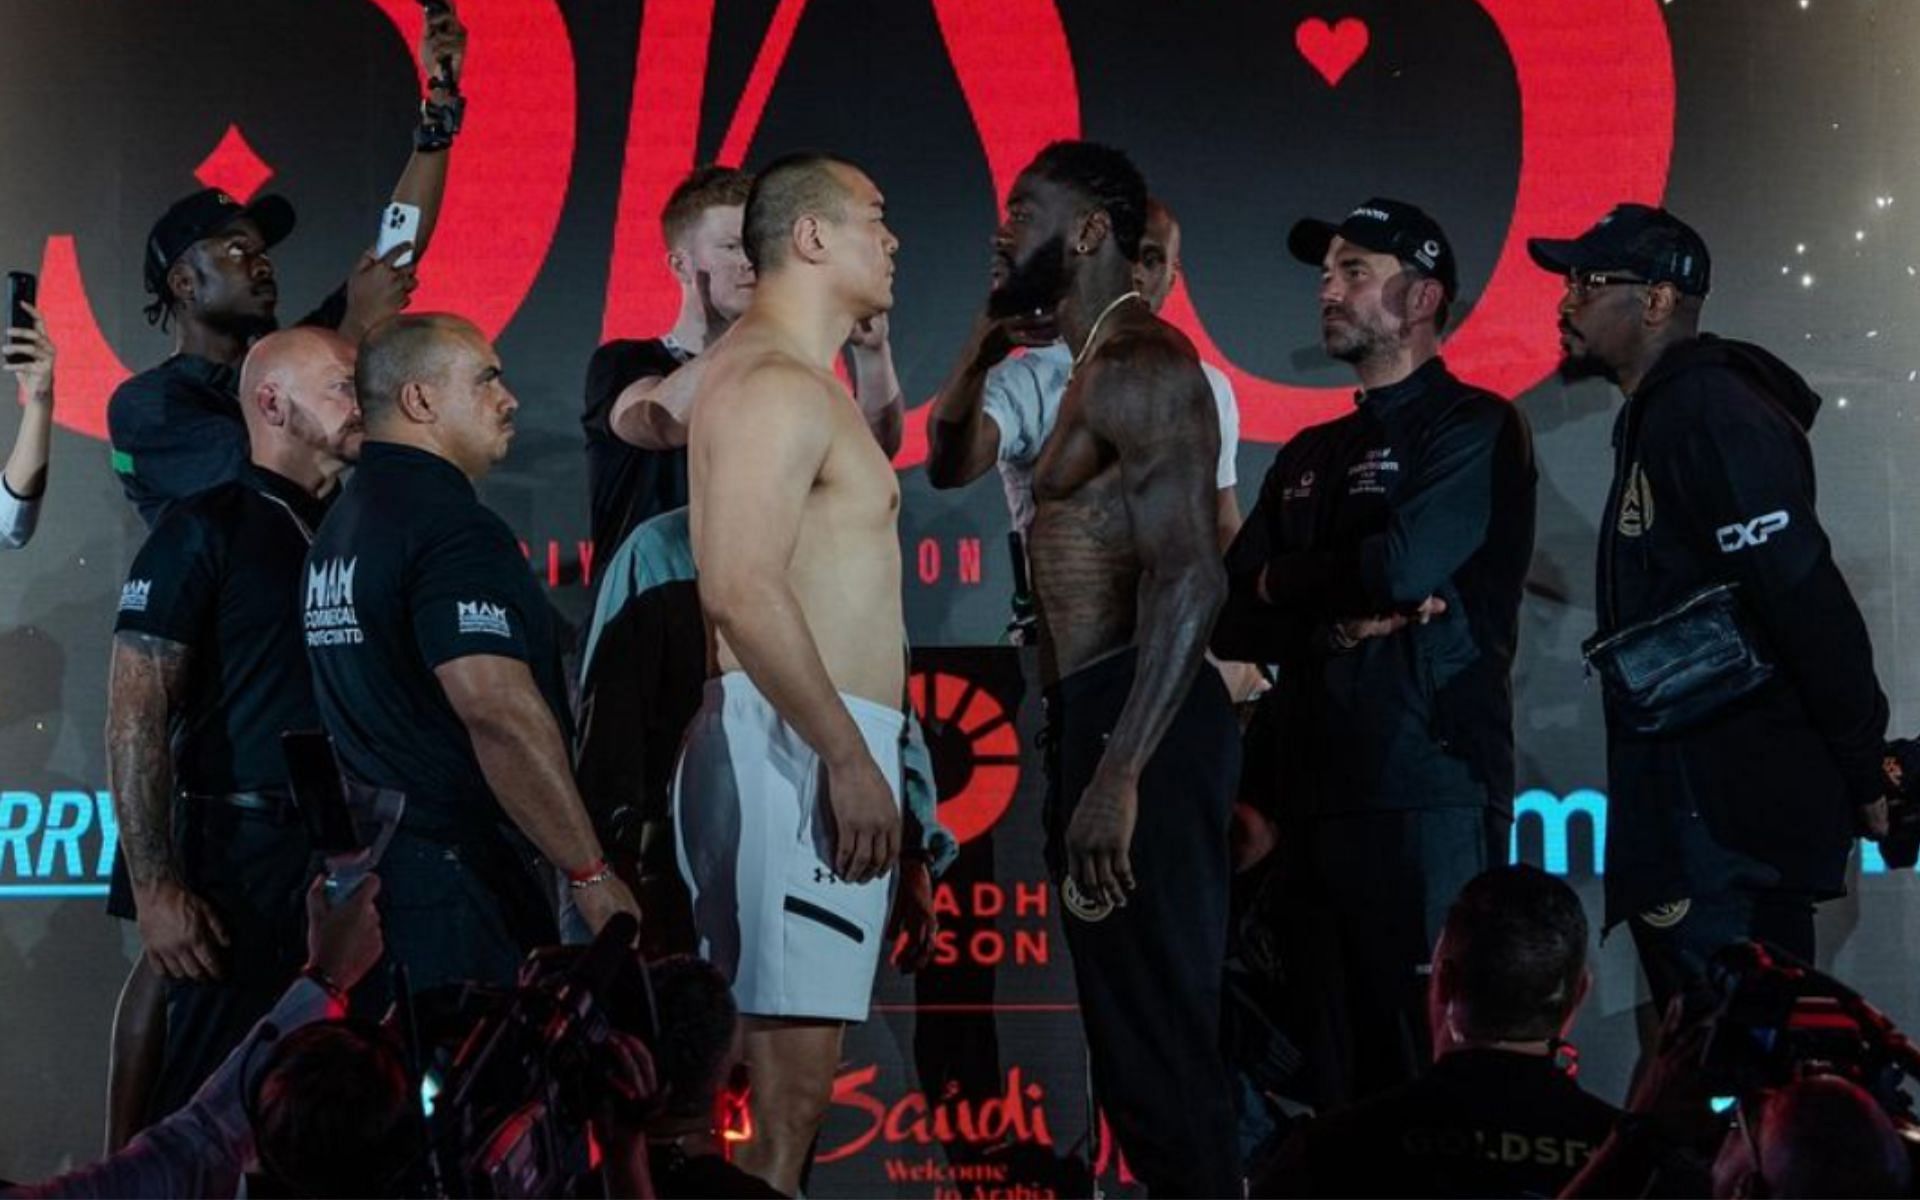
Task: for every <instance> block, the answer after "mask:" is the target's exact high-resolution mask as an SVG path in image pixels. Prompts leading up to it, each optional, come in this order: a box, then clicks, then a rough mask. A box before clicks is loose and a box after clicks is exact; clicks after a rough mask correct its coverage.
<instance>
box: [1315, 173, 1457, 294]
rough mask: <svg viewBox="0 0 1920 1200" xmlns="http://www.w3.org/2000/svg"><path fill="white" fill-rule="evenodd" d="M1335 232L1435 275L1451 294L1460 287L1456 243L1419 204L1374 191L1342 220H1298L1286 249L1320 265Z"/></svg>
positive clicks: (1325, 257) (1358, 244)
mask: <svg viewBox="0 0 1920 1200" xmlns="http://www.w3.org/2000/svg"><path fill="white" fill-rule="evenodd" d="M1336 237H1341V238H1345V239H1346V240H1347V241H1349V242H1352V243H1353V244H1354V245H1356V246H1364V247H1366V248H1367V249H1369V250H1371V251H1373V252H1374V253H1376V254H1391V255H1393V256H1394V257H1395V258H1397V259H1399V260H1400V261H1401V262H1403V263H1406V264H1408V265H1410V266H1413V267H1416V268H1418V269H1419V270H1420V271H1422V272H1424V273H1426V274H1428V275H1431V276H1433V277H1434V278H1435V279H1438V280H1439V281H1440V286H1441V287H1443V288H1445V289H1446V291H1447V298H1448V299H1452V298H1453V296H1454V293H1456V292H1457V291H1459V289H1460V273H1459V270H1458V269H1457V268H1456V267H1455V266H1454V261H1453V246H1452V245H1451V244H1450V243H1449V242H1448V241H1447V235H1446V234H1445V233H1443V232H1441V229H1440V222H1438V221H1436V220H1434V219H1433V218H1432V217H1430V216H1428V215H1427V214H1426V212H1425V211H1423V210H1422V209H1420V208H1419V207H1418V206H1416V205H1412V204H1408V203H1407V202H1406V201H1404V200H1389V199H1387V198H1386V197H1384V196H1375V197H1374V198H1373V199H1371V200H1369V201H1367V202H1366V203H1365V204H1362V205H1361V206H1360V207H1359V208H1356V209H1354V210H1353V211H1352V212H1350V213H1348V214H1347V215H1346V216H1345V217H1344V218H1343V219H1342V220H1341V221H1340V223H1339V224H1338V225H1336V224H1334V223H1333V222H1331V221H1316V220H1314V219H1313V218H1311V217H1309V218H1307V219H1306V220H1303V221H1299V222H1296V223H1295V224H1294V227H1293V230H1292V232H1290V233H1288V234H1287V249H1288V250H1289V251H1291V252H1292V254H1293V256H1294V257H1295V258H1297V259H1299V260H1300V261H1301V262H1303V263H1306V264H1307V265H1308V266H1310V267H1317V266H1320V265H1321V264H1322V263H1324V262H1326V260H1327V247H1328V246H1331V245H1332V244H1333V239H1334V238H1336Z"/></svg>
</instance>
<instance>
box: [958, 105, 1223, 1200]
mask: <svg viewBox="0 0 1920 1200" xmlns="http://www.w3.org/2000/svg"><path fill="white" fill-rule="evenodd" d="M1146 211H1147V192H1146V184H1145V182H1144V181H1143V180H1142V179H1141V177H1140V173H1139V171H1138V170H1136V169H1135V168H1134V166H1133V164H1132V163H1131V162H1129V161H1128V160H1127V157H1126V156H1125V155H1124V154H1122V153H1120V152H1119V151H1117V150H1113V149H1109V148H1107V147H1105V146H1099V145H1095V144H1092V143H1088V142H1056V143H1054V144H1053V145H1051V146H1049V147H1047V148H1046V149H1045V150H1043V151H1042V152H1041V153H1040V156H1039V157H1038V158H1036V159H1035V160H1034V161H1033V163H1032V165H1030V166H1029V167H1028V168H1027V169H1026V170H1025V171H1024V172H1022V173H1021V175H1020V177H1019V178H1018V179H1017V180H1015V182H1014V185H1013V191H1012V193H1011V194H1010V195H1009V196H1008V198H1007V214H1006V220H1005V222H1004V223H1003V224H1002V225H1001V227H1000V231H999V233H998V234H996V235H995V238H994V257H995V271H994V276H995V287H994V292H993V295H992V297H991V298H990V300H989V309H990V310H991V311H995V312H1031V311H1033V310H1034V309H1036V308H1043V309H1046V310H1049V311H1052V312H1054V313H1055V323H1056V325H1057V327H1058V328H1059V330H1060V334H1061V337H1062V338H1063V339H1064V340H1065V342H1066V344H1067V346H1068V347H1070V348H1071V349H1072V351H1073V357H1074V363H1075V368H1074V371H1073V374H1072V376H1071V379H1070V381H1069V382H1068V385H1067V390H1066V393H1065V395H1064V396H1063V397H1062V399H1061V404H1060V415H1059V417H1058V420H1057V422H1056V423H1055V425H1054V428H1053V432H1052V434H1051V435H1050V436H1049V437H1048V438H1047V442H1046V445H1045V447H1044V448H1043V449H1042V450H1041V453H1040V458H1039V461H1038V462H1037V463H1036V464H1035V469H1034V477H1033V485H1034V487H1033V491H1034V501H1035V506H1036V507H1035V513H1034V520H1033V529H1032V533H1031V537H1030V541H1029V543H1028V548H1029V554H1030V556H1031V558H1032V566H1033V582H1034V587H1035V591H1036V593H1037V597H1038V602H1039V612H1040V620H1041V629H1042V633H1043V638H1042V642H1041V666H1042V672H1043V674H1044V676H1045V678H1046V680H1047V683H1048V687H1047V725H1048V732H1049V735H1050V739H1049V741H1050V745H1051V746H1052V755H1053V761H1052V763H1051V764H1050V771H1049V775H1050V784H1051V787H1050V791H1049V795H1048V804H1047V833H1048V851H1049V861H1050V863H1051V865H1052V867H1053V870H1054V872H1055V874H1056V876H1057V877H1061V876H1063V877H1064V878H1063V879H1062V884H1061V891H1062V901H1063V904H1062V906H1063V908H1064V909H1065V917H1064V920H1063V924H1064V926H1065V929H1066V935H1067V942H1068V946H1069V947H1070V949H1071V950H1072V953H1073V967H1074V976H1075V979H1076V980H1077V982H1078V984H1079V991H1080V1010H1081V1016H1082V1019H1083V1021H1084V1022H1085V1025H1086V1031H1087V1046H1088V1050H1089V1053H1090V1055H1091V1058H1092V1064H1093V1086H1094V1097H1095V1099H1096V1101H1098V1103H1099V1104H1100V1106H1101V1108H1102V1109H1103V1110H1104V1111H1105V1113H1106V1115H1107V1118H1108V1120H1109V1122H1110V1123H1111V1125H1112V1127H1113V1130H1114V1133H1115V1135H1116V1136H1117V1138H1118V1139H1119V1142H1120V1148H1121V1150H1122V1151H1123V1152H1124V1153H1125V1155H1126V1157H1127V1160H1128V1163H1129V1164H1130V1165H1131V1167H1132V1169H1133V1173H1134V1174H1135V1175H1136V1176H1137V1177H1138V1178H1139V1179H1140V1180H1141V1182H1143V1183H1145V1184H1146V1185H1147V1188H1148V1190H1149V1191H1150V1192H1151V1193H1152V1194H1154V1195H1156V1196H1158V1195H1200V1196H1235V1195H1239V1194H1240V1191H1241V1185H1240V1167H1239V1156H1238V1153H1237V1152H1236V1148H1235V1142H1234V1116H1233V1107H1232V1101H1231V1097H1230V1094H1229V1082H1228V1076H1227V1071H1226V1067H1225V1064H1224V1063H1223V1061H1222V1059H1221V1056H1220V1000H1221V973H1222V969H1223V965H1224V958H1225V953H1226V936H1227V880H1228V863H1227V825H1228V819H1229V815H1230V810H1231V802H1232V795H1233V787H1234V784H1235V781H1236V778H1237V776H1238V774H1239V766H1240V748H1239V732H1238V727H1237V725H1236V724H1235V722H1234V716H1233V710H1232V707H1231V705H1230V704H1229V701H1228V698H1227V692H1226V688H1225V687H1224V686H1223V685H1222V683H1221V681H1220V676H1219V675H1218V673H1216V672H1214V671H1203V670H1201V669H1200V668H1201V664H1202V663H1203V662H1204V661H1205V651H1206V643H1207V635H1208V632H1209V630H1210V629H1211V628H1212V624H1213V617H1214V614H1215V612H1216V611H1217V610H1218V609H1219V607H1220V604H1221V602H1222V601H1223V600H1224V598H1225V596H1226V576H1225V573H1224V571H1223V570H1222V568H1221V565H1220V557H1219V543H1218V539H1217V534H1216V532H1215V522H1216V511H1217V510H1216V500H1215V496H1214V468H1215V460H1216V458H1217V456H1218V455H1219V450H1220V428H1219V419H1218V417H1217V416H1216V415H1215V411H1214V404H1213V399H1212V396H1211V394H1210V391H1209V389H1208V386H1207V380H1206V377H1205V376H1204V375H1203V374H1202V373H1201V370H1200V362H1199V359H1198V358H1197V357H1195V355H1194V350H1193V346H1192V345H1191V344H1190V343H1189V342H1188V341H1187V339H1186V338H1185V337H1184V336H1182V335H1181V334H1180V333H1179V332H1178V331H1177V330H1175V329H1174V328H1173V327H1172V326H1170V325H1167V324H1165V323H1164V322H1162V321H1161V320H1160V319H1159V318H1158V317H1156V316H1154V315H1153V312H1152V310H1151V309H1150V308H1149V307H1148V305H1147V303H1146V302H1145V300H1144V299H1143V297H1142V296H1141V295H1140V293H1139V292H1137V291H1133V290H1130V288H1131V282H1132V279H1131V277H1132V271H1133V265H1134V262H1135V261H1136V260H1137V259H1138V257H1139V251H1140V239H1141V234H1142V231H1143V229H1144V227H1145V224H1146Z"/></svg>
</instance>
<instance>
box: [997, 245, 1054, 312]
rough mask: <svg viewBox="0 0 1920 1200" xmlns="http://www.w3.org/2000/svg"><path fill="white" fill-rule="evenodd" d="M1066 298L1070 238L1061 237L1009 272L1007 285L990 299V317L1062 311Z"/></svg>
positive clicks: (1036, 251)
mask: <svg viewBox="0 0 1920 1200" xmlns="http://www.w3.org/2000/svg"><path fill="white" fill-rule="evenodd" d="M1066 294H1067V237H1066V235H1065V234H1060V235H1058V236H1057V237H1054V238H1051V239H1049V240H1048V241H1046V242H1044V243H1042V244H1041V245H1040V246H1039V247H1038V248H1036V249H1035V250H1034V251H1033V253H1031V254H1029V255H1027V257H1026V259H1025V260H1024V261H1022V262H1017V263H1014V264H1013V265H1012V266H1011V267H1010V268H1009V269H1008V272H1007V278H1006V281H1005V282H1004V283H1002V284H1001V285H1000V286H999V287H997V288H994V289H993V291H992V292H991V293H990V294H989V295H988V296H987V315H988V316H991V317H1014V316H1029V315H1031V314H1033V313H1035V312H1042V313H1050V312H1052V311H1053V310H1054V309H1056V308H1058V307H1060V298H1061V297H1062V296H1064V295H1066Z"/></svg>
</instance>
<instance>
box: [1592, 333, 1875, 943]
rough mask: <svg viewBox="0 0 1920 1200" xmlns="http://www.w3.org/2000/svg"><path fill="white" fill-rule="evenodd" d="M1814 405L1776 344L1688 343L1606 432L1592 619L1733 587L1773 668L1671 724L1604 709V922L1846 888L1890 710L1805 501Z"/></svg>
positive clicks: (1810, 490) (1703, 339) (1610, 621)
mask: <svg viewBox="0 0 1920 1200" xmlns="http://www.w3.org/2000/svg"><path fill="white" fill-rule="evenodd" d="M1819 407H1820V397H1819V396H1818V395H1816V394H1815V393H1814V391H1813V389H1812V388H1810V387H1808V386H1807V382H1806V380H1804V379H1802V378H1801V377H1800V376H1799V375H1798V374H1797V373H1796V372H1795V371H1794V370H1793V368H1791V367H1789V366H1787V365H1786V364H1785V363H1783V362H1781V361H1780V360H1779V359H1778V358H1775V357H1774V356H1773V355H1772V354H1769V353H1768V352H1767V351H1765V350H1762V349H1761V348H1760V347H1758V346H1751V345H1747V344H1745V343H1742V342H1736V341H1729V340H1725V339H1722V338H1716V337H1712V336H1710V335H1702V336H1700V337H1698V338H1694V339H1691V340H1689V341H1686V342H1682V343H1679V344H1678V345H1675V346H1674V347H1672V348H1671V349H1669V350H1668V351H1667V352H1666V353H1665V354H1664V355H1662V356H1661V358H1660V360H1659V361H1658V362H1657V363H1655V364H1654V367H1653V370H1652V371H1651V372H1649V373H1648V375H1647V377H1646V378H1645V379H1644V380H1643V381H1642V382H1641V384H1640V386H1639V388H1638V389H1637V390H1636V391H1635V393H1634V395H1633V397H1632V399H1630V400H1629V401H1628V402H1627V404H1626V405H1625V407H1623V408H1622V409H1621V412H1620V416H1619V418H1618V420H1617V421H1616V423H1615V425H1614V436H1613V444H1614V471H1613V487H1612V489H1611V491H1610V492H1609V494H1608V499H1607V507H1606V511H1605V512H1604V513H1603V514H1602V518H1601V523H1600V547H1599V555H1598V559H1599V561H1598V584H1597V590H1596V596H1597V600H1596V603H1597V605H1598V608H1599V622H1600V627H1601V629H1603V630H1607V631H1611V630H1615V629H1620V628H1623V627H1625V626H1628V625H1632V624H1634V623H1636V622H1639V621H1644V620H1646V619H1648V618H1650V617H1654V616H1658V615H1659V614H1661V613H1663V612H1665V611H1667V610H1668V609H1670V608H1672V607H1674V605H1676V604H1678V603H1679V602H1680V601H1681V600H1683V599H1684V598H1686V597H1687V596H1689V595H1691V594H1692V593H1694V592H1696V591H1698V590H1699V589H1701V588H1703V587H1706V586H1709V585H1712V584H1716V583H1724V582H1733V583H1737V584H1738V585H1739V588H1738V592H1737V595H1738V596H1739V599H1740V604H1741V607H1742V609H1743V611H1744V613H1745V614H1746V615H1747V616H1748V617H1750V618H1751V621H1750V624H1751V625H1752V626H1753V628H1754V630H1755V632H1756V635H1757V637H1758V639H1759V641H1760V643H1761V646H1762V648H1763V652H1764V653H1766V654H1767V655H1768V656H1769V657H1770V658H1771V659H1772V660H1773V661H1774V663H1775V664H1776V666H1777V668H1778V669H1777V672H1776V675H1775V678H1774V679H1773V680H1772V681H1771V682H1769V683H1768V684H1767V685H1766V686H1765V687H1763V688H1761V689H1760V690H1759V691H1757V692H1755V693H1753V694H1752V695H1750V696H1747V697H1745V698H1743V699H1742V700H1740V701H1738V702H1736V703H1735V704H1733V705H1732V706H1730V707H1728V708H1727V709H1726V710H1724V711H1722V712H1720V713H1716V714H1715V715H1714V716H1713V718H1712V719H1710V720H1709V721H1708V722H1707V723H1706V724H1704V725H1701V726H1698V727H1696V728H1693V729H1689V730H1686V731H1685V732H1683V733H1681V734H1678V735H1673V736H1667V737H1648V736H1643V735H1636V734H1633V733H1631V732H1629V731H1627V730H1625V729H1623V728H1619V727H1617V726H1616V723H1615V722H1614V721H1612V720H1611V719H1609V721H1608V728H1607V774H1608V780H1609V790H1610V792H1611V799H1610V802H1609V810H1608V821H1607V853H1606V878H1607V919H1608V923H1609V924H1611V923H1613V922H1616V921H1619V920H1623V919H1625V918H1626V917H1628V916H1631V915H1633V914H1634V913H1636V912H1640V911H1643V910H1645V909H1648V908H1651V907H1653V906H1654V905H1657V904H1663V903H1667V902H1670V901H1674V900H1680V899H1685V898H1688V897H1691V896H1694V895H1700V894H1706V893H1709V892H1713V891H1718V890H1721V889H1723V888H1725V887H1729V886H1735V885H1740V886H1757V887H1778V888H1782V889H1789V890H1794V891H1804V892H1810V893H1813V894H1815V895H1818V896H1834V895H1838V894H1840V892H1841V891H1843V890H1844V885H1843V875H1844V871H1845V866H1846V859H1847V853H1848V851H1849V849H1850V848H1851V845H1852V840H1853V828H1854V825H1853V822H1854V806H1855V805H1857V804H1865V803H1868V802H1870V801H1872V800H1873V799H1874V798H1875V797H1876V796H1878V795H1879V793H1880V790H1881V779H1880V756H1881V747H1882V744H1883V741H1884V738H1885V736H1886V727H1887V702H1886V698H1885V697H1884V696H1883V695H1882V694H1881V692H1880V686H1879V683H1878V681H1877V680H1876V678H1875V676H1874V670H1873V648H1872V646H1871V644H1870V643H1869V642H1868V639H1867V627H1866V622H1865V621H1863V620H1862V619H1861V616H1860V609H1859V607H1858V606H1857V605H1855V603H1854V600H1853V595H1852V593H1851V592H1849V591H1848V590H1847V584H1846V580H1844V579H1843V578H1841V575H1840V570H1839V568H1838V567H1837V566H1835V565H1834V561H1833V553H1832V550H1831V548H1830V547H1829V545H1828V543H1827V535H1826V532H1825V531H1824V530H1823V529H1821V527H1820V520H1819V518H1818V516H1816V515H1815V512H1814V474H1813V453H1812V450H1811V448H1810V447H1809V445H1808V443H1807V438H1806V430H1807V429H1809V428H1810V427H1811V426H1812V424H1813V418H1814V414H1815V413H1816V412H1817V411H1818V410H1819Z"/></svg>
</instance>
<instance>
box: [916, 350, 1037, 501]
mask: <svg viewBox="0 0 1920 1200" xmlns="http://www.w3.org/2000/svg"><path fill="white" fill-rule="evenodd" d="M1053 337H1054V331H1053V326H1052V323H1051V321H1048V322H1046V323H1044V324H1035V323H1034V322H1033V320H1032V319H1031V318H1029V319H1027V320H1025V321H1013V320H1000V319H995V318H993V317H990V316H986V315H984V314H983V315H982V316H981V317H980V319H979V320H978V321H976V322H975V323H974V327H973V334H972V336H970V337H969V338H968V339H967V345H966V348H965V349H963V350H961V352H960V360H959V361H958V362H957V363H955V364H954V367H953V374H951V375H949V376H948V377H947V381H946V383H944V384H942V385H941V387H940V390H939V391H938V392H935V393H934V396H933V412H932V413H931V414H930V419H929V420H928V421H927V482H929V483H931V484H932V485H933V486H934V487H937V488H955V487H960V486H962V485H963V484H968V483H972V482H973V481H974V480H976V479H978V478H980V476H982V475H984V474H986V473H987V469H988V468H989V467H991V466H993V464H994V462H995V461H997V460H998V459H999V457H1000V452H1001V448H1002V447H1001V439H1002V438H1003V437H1005V436H1006V431H1005V430H1003V429H1002V428H1001V427H1000V423H999V422H998V421H996V420H994V418H993V417H992V416H990V415H989V414H988V410H989V409H990V408H992V407H994V397H993V391H994V389H995V388H996V387H997V386H1004V385H1002V384H1001V380H1000V377H998V376H994V375H993V369H994V368H995V367H997V366H999V365H1000V364H1001V363H1002V362H1004V361H1006V358H1007V355H1009V354H1011V353H1012V352H1013V348H1014V347H1015V346H1043V345H1045V344H1046V343H1047V342H1049V341H1051V340H1053ZM1036 402H1037V398H1036ZM1002 403H1003V406H1005V402H1004V401H1003V402H1002ZM1035 449H1036V450H1037V447H1036V448H1035Z"/></svg>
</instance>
